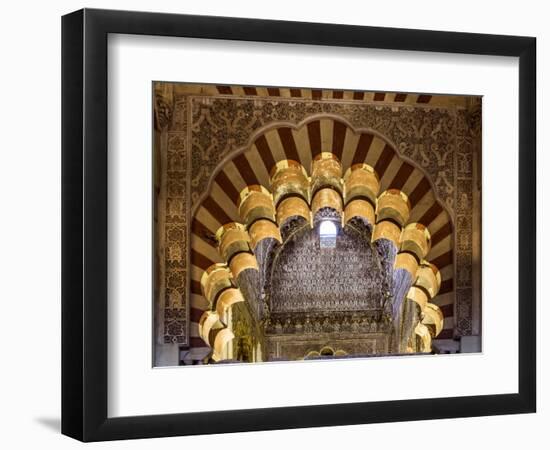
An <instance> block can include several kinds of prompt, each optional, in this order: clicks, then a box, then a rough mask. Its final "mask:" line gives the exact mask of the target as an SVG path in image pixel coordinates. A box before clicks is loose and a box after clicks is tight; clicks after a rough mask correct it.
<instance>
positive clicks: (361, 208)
mask: <svg viewBox="0 0 550 450" xmlns="http://www.w3.org/2000/svg"><path fill="white" fill-rule="evenodd" d="M354 217H360V218H362V219H364V220H366V221H367V222H368V223H369V224H370V225H371V226H374V224H375V222H376V217H375V212H374V207H373V206H372V205H371V203H370V202H368V201H366V200H361V199H357V200H352V201H350V202H348V204H347V205H346V208H345V209H344V222H345V223H348V222H349V221H350V220H351V219H353V218H354Z"/></svg>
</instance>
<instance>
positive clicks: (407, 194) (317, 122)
mask: <svg viewBox="0 0 550 450" xmlns="http://www.w3.org/2000/svg"><path fill="white" fill-rule="evenodd" d="M316 159H317V161H319V163H318V164H317V166H319V167H322V166H324V167H325V169H326V170H328V172H329V173H330V170H331V169H330V167H331V165H332V166H334V167H333V170H336V172H334V173H333V178H334V180H335V183H336V184H335V186H333V188H334V189H332V190H323V191H324V192H320V193H319V195H317V196H316V195H314V194H317V192H315V183H316V180H317V179H318V177H316V176H315V175H314V173H313V172H314V171H315V164H313V163H314V161H315V160H316ZM335 162H337V163H336V165H335ZM305 167H310V168H312V170H311V171H310V172H311V174H309V173H308V171H307V170H306V169H305ZM327 168H328V169H327ZM281 173H283V174H285V173H286V174H287V175H288V174H291V175H292V176H294V177H296V178H297V179H298V178H300V177H302V178H303V180H302V181H303V183H302V186H301V188H302V191H301V192H297V193H295V194H297V195H293V196H291V197H289V198H288V199H285V198H282V200H281V201H279V198H278V197H281V196H282V197H284V196H285V195H284V194H285V193H284V192H282V191H281V189H282V190H283V191H284V189H288V186H289V185H288V183H286V181H285V182H283V183H279V182H278V181H277V176H281ZM337 173H339V174H340V175H339V176H337V175H336V174H337ZM310 175H311V176H310ZM299 184H300V183H299V182H297V183H295V186H298V187H299ZM279 185H280V186H282V188H281V187H280V186H279ZM344 188H345V189H344ZM338 189H342V191H341V194H342V195H341V205H339V204H338V202H339V200H338V195H335V194H334V193H336V192H338ZM298 191H299V189H298ZM281 192H282V194H281ZM300 197H301V198H302V201H300V200H299V198H300ZM252 198H254V199H255V200H254V202H257V204H256V203H255V208H253V210H254V211H255V213H254V214H256V215H257V217H256V216H254V217H255V219H254V221H253V223H248V224H247V220H246V217H243V214H244V213H246V211H244V212H243V209H244V210H247V206H246V204H247V202H248V203H250V202H251V200H250V199H252ZM292 199H293V200H292ZM285 200H286V201H285ZM326 205H332V206H333V207H335V208H336V209H339V208H341V209H342V213H343V216H344V220H346V218H348V219H349V218H350V217H355V216H357V217H363V218H364V219H365V220H366V222H367V223H371V225H373V226H374V234H373V239H378V238H380V237H384V238H387V239H389V240H391V241H392V242H394V244H395V245H396V246H397V247H398V248H400V249H401V250H402V252H401V253H400V255H399V256H398V260H397V261H396V264H399V266H402V267H403V268H404V269H407V270H409V271H410V272H411V273H416V272H415V270H419V271H420V272H421V273H422V274H423V276H424V278H422V279H421V280H422V281H421V282H426V283H428V282H432V283H433V282H434V280H428V271H427V270H428V269H426V267H428V268H431V269H430V270H432V271H433V268H437V275H436V276H435V278H436V279H435V283H436V285H437V287H438V289H436V290H435V291H436V294H438V295H432V296H431V297H430V298H429V300H430V304H432V305H434V306H435V307H436V308H437V311H438V313H437V314H438V317H440V318H441V320H440V321H438V325H437V326H435V324H434V323H433V321H434V320H435V319H433V317H432V316H433V315H434V314H433V313H432V310H433V309H434V308H432V307H430V312H429V314H431V315H432V316H430V320H431V321H432V322H430V324H431V325H433V326H432V327H431V328H430V327H429V326H428V329H429V330H431V329H433V330H435V331H437V334H443V335H444V336H447V337H448V335H449V332H450V330H451V329H452V315H453V300H454V292H453V272H454V270H453V224H452V221H451V216H450V214H449V213H448V211H447V209H446V207H445V206H444V205H443V204H442V203H441V202H440V201H439V200H438V199H437V197H436V195H435V190H434V189H433V185H432V183H431V181H430V179H429V178H428V177H427V176H426V174H425V172H424V171H423V170H422V169H421V168H419V167H418V166H417V165H416V164H415V163H414V162H412V161H410V160H408V159H406V158H404V157H403V156H401V155H400V154H399V152H398V151H397V150H396V148H395V146H394V145H393V144H392V143H391V142H390V141H389V140H388V139H386V138H385V137H383V136H381V135H379V134H378V133H376V132H374V131H372V130H356V129H354V128H353V127H351V126H350V125H349V123H347V122H346V121H345V120H343V119H341V118H339V117H336V116H329V115H325V116H317V117H309V118H308V119H307V120H306V121H304V122H302V123H300V124H298V125H296V126H294V125H291V124H288V123H277V124H272V125H270V126H269V127H267V128H265V129H263V130H261V131H260V132H258V133H257V134H255V135H254V136H253V137H252V140H251V142H250V145H248V146H247V147H246V148H245V149H241V150H239V151H236V152H234V153H232V154H231V155H230V156H229V157H228V158H226V159H225V160H224V161H223V162H222V163H221V164H220V165H219V166H218V168H217V170H216V171H215V173H214V174H213V176H212V177H211V180H210V184H209V188H208V190H207V192H205V194H204V195H203V196H202V198H201V199H200V200H199V201H198V202H197V206H196V208H195V212H194V215H193V222H192V235H191V247H192V248H191V280H192V283H191V290H192V292H191V293H192V297H191V306H192V310H191V319H192V321H193V322H195V323H197V324H198V322H199V321H200V320H201V316H202V315H203V313H204V311H208V310H210V309H211V307H212V306H211V303H210V302H209V301H208V299H207V298H205V296H204V293H203V287H202V286H201V279H203V274H204V273H205V271H207V270H209V268H210V267H211V266H212V265H213V264H216V263H218V264H224V263H226V262H227V261H228V258H227V257H228V252H233V250H234V249H237V250H238V251H237V256H238V254H242V256H239V257H238V258H236V259H235V261H232V263H233V266H234V267H238V266H239V264H240V263H241V262H242V261H244V260H246V261H247V263H248V264H253V262H252V260H253V259H254V258H253V253H254V252H253V249H254V248H255V245H256V244H257V243H258V242H259V240H261V238H262V236H267V235H271V236H273V237H274V238H276V239H277V238H278V239H280V232H281V230H280V229H279V226H280V225H281V221H280V217H283V218H284V217H285V216H288V215H289V214H298V215H300V214H301V215H302V216H304V217H305V216H307V215H311V214H312V213H313V214H314V213H315V212H316V210H318V209H319V208H320V207H321V206H326ZM369 205H370V206H369ZM297 211H298V212H297ZM258 218H259V219H262V220H257V219H258ZM241 222H242V225H240V226H239V225H237V224H239V223H241ZM379 222H380V223H379ZM375 225H376V226H375ZM216 234H217V236H216ZM228 236H229V237H230V238H231V245H229V244H224V245H223V249H222V254H220V252H219V251H218V250H219V249H218V246H219V244H220V243H221V241H222V240H225V241H224V242H229V241H227V240H228V239H230V238H229V237H228ZM424 239H425V241H424ZM245 243H246V245H248V246H249V249H248V250H246V249H244V247H243V246H244V245H245ZM249 250H252V251H249ZM224 252H225V254H224ZM246 254H249V255H251V256H246ZM413 254H414V255H422V256H421V257H420V256H419V257H420V259H419V260H418V261H416V263H417V264H416V265H418V263H420V265H419V267H417V268H415V261H413V259H414V258H413V257H412V256H411V255H413ZM426 261H430V264H428V263H427V262H426ZM230 266H231V261H230ZM229 269H230V272H232V268H231V267H229ZM236 270H238V269H236ZM233 276H234V274H233ZM426 280H427V281H426ZM418 290H419V292H421V293H422V294H423V293H424V292H425V289H424V287H422V286H420V289H418ZM437 291H438V292H437ZM422 294H420V293H410V295H408V298H410V300H411V301H414V302H416V303H418V304H420V305H423V307H424V308H425V305H426V304H427V303H428V301H427V300H426V299H424V298H423V297H422ZM227 295H228V294H226V296H227ZM227 301H228V300H225V301H224V302H225V303H227ZM225 303H224V304H225ZM195 330H196V331H195V333H193V329H192V335H193V334H195V336H199V327H196V328H195ZM433 332H434V331H432V333H433ZM201 337H202V336H201ZM226 338H227V336H226Z"/></svg>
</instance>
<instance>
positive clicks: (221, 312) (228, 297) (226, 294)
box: [216, 288, 244, 325]
mask: <svg viewBox="0 0 550 450" xmlns="http://www.w3.org/2000/svg"><path fill="white" fill-rule="evenodd" d="M239 302H244V297H243V294H242V293H241V291H240V289H238V288H229V289H226V290H225V291H223V292H222V293H221V294H220V295H219V297H218V301H217V302H216V312H217V313H218V316H219V317H220V320H221V321H222V322H223V323H225V324H226V325H227V322H228V320H227V316H226V314H227V310H228V309H229V308H230V307H231V306H232V305H234V304H235V303H239Z"/></svg>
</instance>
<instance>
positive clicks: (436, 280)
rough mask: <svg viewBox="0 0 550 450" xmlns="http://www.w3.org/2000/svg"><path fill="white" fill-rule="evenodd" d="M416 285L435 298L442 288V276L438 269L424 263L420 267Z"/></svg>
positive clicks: (417, 272)
mask: <svg viewBox="0 0 550 450" xmlns="http://www.w3.org/2000/svg"><path fill="white" fill-rule="evenodd" d="M416 275H417V279H416V283H415V284H416V285H418V286H421V287H422V288H424V289H425V290H426V291H427V292H428V293H429V295H430V298H434V297H435V296H436V295H437V293H438V292H439V288H440V287H441V274H440V273H439V270H438V269H437V267H435V266H434V265H433V264H430V263H429V262H427V261H422V263H421V264H420V267H419V268H418V270H417V271H416Z"/></svg>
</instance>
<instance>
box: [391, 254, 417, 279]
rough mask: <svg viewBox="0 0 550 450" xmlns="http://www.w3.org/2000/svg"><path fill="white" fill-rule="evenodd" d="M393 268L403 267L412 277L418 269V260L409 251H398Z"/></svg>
mask: <svg viewBox="0 0 550 450" xmlns="http://www.w3.org/2000/svg"><path fill="white" fill-rule="evenodd" d="M395 268H396V269H405V270H406V271H407V272H409V273H410V274H411V275H412V276H413V277H414V275H415V273H416V270H417V269H418V261H417V260H416V258H415V257H414V256H412V255H411V254H410V253H399V254H398V255H397V258H395Z"/></svg>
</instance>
